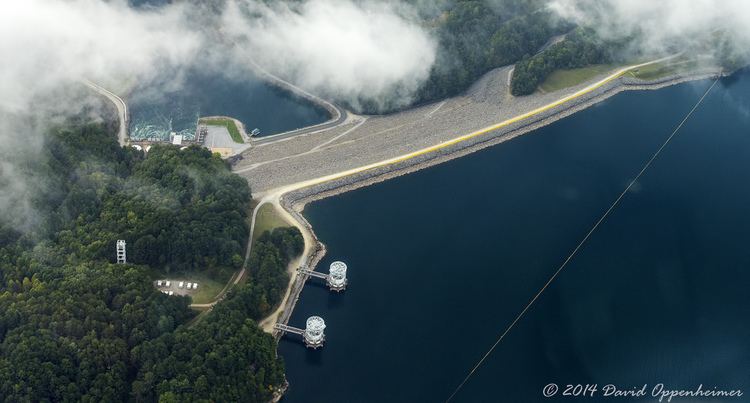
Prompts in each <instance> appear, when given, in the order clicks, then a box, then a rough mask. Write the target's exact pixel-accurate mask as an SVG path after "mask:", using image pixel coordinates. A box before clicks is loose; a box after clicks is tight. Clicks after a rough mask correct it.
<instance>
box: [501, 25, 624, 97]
mask: <svg viewBox="0 0 750 403" xmlns="http://www.w3.org/2000/svg"><path fill="white" fill-rule="evenodd" d="M619 46H620V44H617V43H613V42H604V41H602V40H600V39H598V38H597V37H596V35H595V34H594V33H593V32H591V31H588V30H583V29H581V28H578V29H576V30H575V32H573V33H571V34H570V35H568V36H567V37H566V38H565V40H563V41H561V42H559V43H556V44H554V45H552V46H550V47H549V48H548V49H545V50H544V51H543V52H540V53H538V54H536V55H534V56H532V57H527V58H524V59H523V60H521V61H520V62H518V63H517V64H516V66H515V69H514V70H513V77H512V80H511V84H510V91H511V93H512V94H513V95H515V96H519V95H528V94H531V93H533V92H534V91H536V89H537V87H539V85H540V84H541V83H543V82H544V80H545V79H546V78H547V77H548V76H549V75H550V74H551V73H552V72H553V71H555V70H558V69H574V68H577V67H584V66H588V65H591V64H603V63H612V62H614V61H616V60H617V59H616V56H615V54H616V49H618V48H619Z"/></svg>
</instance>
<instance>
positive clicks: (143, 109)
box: [127, 70, 329, 140]
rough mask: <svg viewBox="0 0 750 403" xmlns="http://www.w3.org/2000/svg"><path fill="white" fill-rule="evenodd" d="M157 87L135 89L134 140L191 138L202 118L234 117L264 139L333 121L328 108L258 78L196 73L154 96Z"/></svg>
mask: <svg viewBox="0 0 750 403" xmlns="http://www.w3.org/2000/svg"><path fill="white" fill-rule="evenodd" d="M151 86H152V83H144V84H143V85H142V86H141V87H138V88H136V89H135V90H134V91H133V92H132V93H131V94H130V96H128V99H127V102H128V106H129V108H130V118H131V119H130V137H132V138H134V139H148V138H158V139H162V140H164V139H169V134H170V132H172V131H174V132H175V133H177V134H182V135H183V136H186V138H189V139H192V138H193V136H194V135H195V126H196V122H197V120H198V118H199V117H203V116H217V115H218V116H230V117H233V118H235V119H238V120H239V121H241V122H242V123H243V124H244V125H245V130H247V131H248V132H250V131H252V130H253V129H255V128H258V129H259V130H260V134H259V135H260V136H264V135H270V134H276V133H281V132H285V131H288V130H294V129H297V128H300V127H305V126H310V125H314V124H317V123H322V122H324V121H326V120H328V119H329V115H328V113H327V112H326V110H325V109H323V108H320V107H317V106H316V105H313V104H311V103H309V102H307V101H304V100H301V99H299V98H296V97H293V96H291V95H289V93H288V92H285V91H282V90H279V89H277V88H275V87H273V86H271V85H269V84H266V83H265V82H263V81H261V80H259V79H258V78H256V77H254V76H252V75H250V74H244V75H242V76H240V77H230V76H227V75H224V74H221V73H217V72H212V71H210V70H209V71H208V72H200V71H197V70H194V71H191V72H189V73H187V74H186V76H185V79H184V82H183V84H182V85H178V86H176V87H175V88H174V90H172V91H169V90H165V89H164V87H167V86H164V85H160V86H159V87H158V88H159V91H158V92H156V91H150V88H151Z"/></svg>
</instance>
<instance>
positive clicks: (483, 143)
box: [263, 70, 725, 340]
mask: <svg viewBox="0 0 750 403" xmlns="http://www.w3.org/2000/svg"><path fill="white" fill-rule="evenodd" d="M724 75H725V74H723V73H722V72H721V71H716V70H713V71H700V72H695V73H689V74H676V75H670V76H667V77H664V78H660V79H655V80H639V79H636V78H632V77H625V76H620V77H617V78H616V79H614V80H612V81H610V82H607V83H605V84H604V85H602V86H600V87H598V88H595V89H594V90H592V91H591V92H589V93H587V94H585V95H582V96H581V97H579V98H577V99H573V100H570V101H569V102H566V103H563V104H561V105H557V106H555V107H553V108H550V109H549V110H546V111H544V112H542V113H539V114H538V115H536V116H531V117H529V118H528V119H522V120H521V121H519V122H515V123H513V124H509V125H507V126H505V127H501V128H497V129H494V130H490V131H488V132H487V133H484V135H480V136H476V137H474V138H470V139H468V140H466V141H462V142H457V143H454V144H451V145H449V146H447V147H444V148H441V149H438V150H434V151H431V152H427V153H425V154H422V155H418V156H415V157H413V158H408V159H404V160H401V161H398V162H394V163H392V164H387V165H385V166H379V167H375V168H372V169H368V170H365V171H362V172H357V173H354V174H351V175H347V176H343V177H340V178H336V179H332V180H330V181H326V182H322V183H317V184H311V185H308V186H302V187H299V188H288V187H285V188H282V189H280V190H279V191H277V192H271V194H269V195H267V196H266V198H270V199H275V200H274V202H276V203H277V205H278V206H279V207H280V208H281V209H282V210H284V211H285V212H286V213H287V214H288V215H289V217H291V218H293V219H294V221H295V222H293V223H292V224H293V225H294V226H295V227H297V228H298V229H299V230H300V232H302V234H303V236H304V237H305V239H306V240H307V239H310V240H311V241H312V242H313V245H310V247H309V248H308V247H306V248H305V252H303V256H301V257H300V261H302V262H305V261H306V262H309V264H308V268H309V269H310V270H315V269H316V268H317V264H318V263H319V262H320V261H321V260H322V259H323V257H324V256H325V253H326V248H325V245H324V244H323V243H322V242H321V241H320V240H319V239H318V237H317V236H316V235H315V232H314V230H313V228H312V225H311V224H310V223H309V222H308V221H307V220H306V219H305V217H304V216H303V215H302V212H303V211H304V207H305V206H306V205H307V204H308V203H310V202H313V201H316V200H321V199H325V198H328V197H332V196H336V195H339V194H341V193H345V192H349V191H352V190H356V189H360V188H363V187H366V186H370V185H373V184H376V183H380V182H384V181H386V180H389V179H393V178H396V177H399V176H402V175H406V174H410V173H414V172H417V171H419V170H421V169H425V168H429V167H432V166H434V165H438V164H441V163H444V162H448V161H450V160H453V159H456V158H460V157H463V156H466V155H469V154H471V153H474V152H477V151H480V150H482V149H485V148H487V147H491V146H494V145H497V144H500V143H502V142H505V141H508V140H511V139H514V138H516V137H518V136H521V135H524V134H527V133H530V132H533V131H535V130H536V129H539V128H541V127H543V126H546V125H549V124H551V123H554V122H556V121H557V120H560V119H563V118H565V117H568V116H570V115H572V114H574V113H576V112H579V111H581V110H584V109H587V108H589V107H591V106H594V105H596V104H598V103H600V102H602V101H604V100H606V99H608V98H610V97H612V96H614V95H617V94H619V93H620V92H623V91H643V90H658V89H662V88H665V87H669V86H672V85H677V84H682V83H686V82H691V81H699V80H705V79H710V78H716V77H718V76H724ZM306 281H307V276H301V275H295V276H294V277H292V278H291V279H290V281H289V284H288V285H287V292H286V296H285V298H284V299H283V300H282V301H281V303H280V304H279V308H277V310H276V311H275V312H274V313H272V314H271V315H269V316H268V317H267V318H265V319H264V320H263V322H264V323H266V322H268V321H270V320H271V319H272V318H274V317H278V320H277V321H275V322H274V323H283V324H286V323H288V321H289V319H290V317H291V315H292V313H293V312H294V308H295V306H296V304H297V302H298V301H299V298H300V294H301V292H302V289H303V288H304V285H305V283H306ZM274 336H275V337H276V339H277V340H279V339H280V338H281V335H279V334H276V333H275V332H274Z"/></svg>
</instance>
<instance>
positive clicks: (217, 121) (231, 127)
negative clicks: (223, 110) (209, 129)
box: [201, 118, 245, 144]
mask: <svg viewBox="0 0 750 403" xmlns="http://www.w3.org/2000/svg"><path fill="white" fill-rule="evenodd" d="M201 123H205V124H207V125H209V126H224V127H226V128H227V130H228V131H229V135H230V136H232V140H234V142H235V143H240V144H243V143H244V142H245V141H244V140H242V135H241V134H240V130H239V129H238V128H237V125H236V124H235V123H234V120H232V119H226V118H210V119H207V118H203V119H201Z"/></svg>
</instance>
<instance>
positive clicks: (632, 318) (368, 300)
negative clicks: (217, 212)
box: [279, 73, 750, 403]
mask: <svg viewBox="0 0 750 403" xmlns="http://www.w3.org/2000/svg"><path fill="white" fill-rule="evenodd" d="M710 84H711V83H710V82H706V81H702V82H699V83H692V84H683V85H679V86H675V87H670V88H666V89H663V90H659V91H646V92H627V93H622V94H619V95H617V96H615V97H613V98H610V99H609V100H607V101H605V102H604V103H602V104H599V105H597V106H595V107H592V108H589V109H587V110H585V111H582V112H579V113H577V114H575V115H573V116H571V117H568V118H566V119H563V120H561V121H558V122H556V123H554V124H552V125H549V126H547V127H544V128H542V129H540V130H537V131H536V132H534V133H531V134H527V135H524V136H521V137H519V138H517V139H514V140H511V141H509V142H506V143H504V144H501V145H498V146H495V147H492V148H490V149H487V150H484V151H480V152H477V153H475V154H472V155H470V156H467V157H464V158H460V159H457V160H454V161H450V162H448V163H444V164H441V165H439V166H435V167H432V168H428V169H425V170H422V171H420V172H417V173H415V174H411V175H407V176H402V177H399V178H396V179H392V180H389V181H387V182H384V183H380V184H376V185H373V186H370V187H367V188H363V189H359V190H356V191H353V192H349V193H345V194H342V195H339V196H336V197H332V198H328V199H325V200H321V201H318V202H314V203H312V204H310V205H309V206H307V208H306V210H305V215H306V217H308V219H309V220H310V222H311V223H312V225H313V227H314V228H315V231H316V233H317V234H318V236H319V237H320V239H321V240H322V241H323V242H324V243H325V244H326V245H327V247H328V255H327V256H326V257H325V259H324V260H323V262H321V267H322V270H324V271H327V267H328V264H330V262H331V261H333V260H337V259H341V260H344V261H346V262H347V263H348V265H349V288H348V289H347V290H346V292H345V293H344V294H341V295H335V294H332V293H330V292H329V291H328V290H327V289H326V288H324V287H321V286H316V285H314V284H312V283H314V282H315V280H312V281H311V283H310V284H308V285H307V286H306V288H305V290H304V291H303V293H302V296H301V300H300V303H299V304H298V305H297V308H296V311H295V312H294V314H293V316H292V319H291V321H290V325H293V326H300V327H303V326H304V320H305V318H307V317H308V316H310V315H313V314H319V315H321V316H322V317H323V318H325V320H326V324H327V326H328V327H327V329H326V336H327V342H326V345H325V347H324V348H323V349H322V350H319V351H310V350H307V349H305V348H304V346H302V345H301V344H300V343H298V342H295V341H294V339H293V338H292V337H286V338H284V339H282V341H281V343H280V345H279V352H280V354H281V355H282V356H283V357H284V359H285V361H286V368H287V376H288V379H289V382H290V383H291V387H290V389H289V392H288V395H287V396H286V397H285V398H284V402H286V403H292V402H294V403H296V402H378V403H381V402H443V401H445V400H446V399H447V398H448V396H450V394H451V393H452V392H453V390H454V388H455V387H456V386H457V385H458V384H459V383H460V382H461V380H462V379H463V378H464V376H466V374H467V373H468V371H469V370H470V369H471V368H472V366H474V364H475V363H476V362H477V361H478V360H479V359H480V358H481V357H482V355H484V353H485V352H486V351H487V350H488V348H489V347H490V346H491V345H492V344H493V343H494V342H495V340H496V339H497V337H498V336H499V334H500V333H501V332H502V331H503V330H504V329H505V328H506V327H507V326H508V325H509V324H510V323H511V322H512V320H513V319H514V317H515V316H516V315H517V314H518V313H519V312H520V311H521V310H522V309H523V307H524V306H525V305H526V304H527V303H528V302H529V301H530V299H531V298H532V297H533V295H534V294H535V293H536V292H537V291H538V290H539V289H540V288H541V287H542V286H543V285H544V283H545V282H546V281H547V280H548V278H549V277H550V276H551V275H552V273H553V272H554V271H555V270H556V269H557V268H558V267H559V265H560V264H561V263H562V261H563V260H564V259H565V258H566V257H567V255H568V254H569V253H570V252H571V251H572V250H573V248H574V247H575V246H576V244H577V243H578V242H579V241H580V240H581V239H582V238H583V236H584V235H585V234H586V232H587V231H588V230H589V229H590V228H591V226H592V225H593V223H594V222H595V221H596V220H597V219H598V218H599V217H600V216H601V215H602V214H603V212H604V211H605V210H606V209H607V208H608V207H609V205H610V204H611V203H612V202H613V201H614V199H615V198H616V197H617V196H618V195H619V193H620V192H621V191H622V190H623V189H624V188H625V186H626V185H627V183H628V181H629V180H630V179H631V178H633V177H634V176H635V175H636V174H637V173H638V171H639V170H640V168H641V167H642V165H643V164H644V163H645V162H646V161H647V160H648V159H649V158H650V156H651V155H652V153H653V152H654V151H656V149H657V148H658V147H659V146H660V145H661V143H662V142H663V141H664V139H665V138H666V137H667V136H668V135H669V134H670V133H671V131H672V130H673V128H674V127H675V126H676V125H677V124H678V123H679V122H680V120H681V119H682V118H683V117H684V116H685V115H686V114H687V112H688V111H689V110H690V109H691V108H692V106H693V105H694V103H695V102H696V101H697V100H698V98H699V97H700V96H701V94H702V92H703V91H704V90H705V89H706V88H707V87H708V86H709V85H710ZM749 105H750V74H748V73H745V74H742V75H739V76H735V77H733V78H731V79H727V80H724V81H722V82H720V83H719V84H717V86H716V87H715V88H714V89H713V91H712V93H711V94H710V95H709V96H708V97H707V98H706V100H705V102H704V104H703V105H702V106H701V107H700V109H698V110H697V111H696V112H695V114H694V115H693V117H692V118H691V119H690V120H689V121H688V122H687V123H686V124H685V126H684V127H683V129H682V131H681V132H680V134H679V135H678V136H677V137H675V138H674V140H673V141H672V142H671V143H670V144H669V145H668V147H667V148H666V149H665V150H664V152H663V153H662V155H661V156H660V157H659V158H658V159H657V160H656V161H655V162H654V163H653V165H652V166H651V168H650V169H649V170H648V171H647V172H646V173H645V174H644V176H643V177H642V178H641V180H640V181H639V183H638V184H637V185H636V186H635V187H634V188H633V189H632V191H631V192H629V193H628V194H627V195H626V197H625V198H624V199H623V200H622V202H621V204H620V205H619V207H618V208H617V209H616V210H614V212H613V213H612V214H611V215H610V216H609V218H608V219H607V220H606V221H605V222H604V223H603V224H602V225H601V226H600V227H599V229H598V230H597V231H596V232H595V233H594V234H593V235H592V237H591V238H590V240H589V242H588V243H587V244H586V245H585V246H584V247H583V248H582V249H581V250H580V252H579V253H578V254H577V255H576V256H575V258H574V259H573V260H572V261H571V262H570V264H569V265H568V266H567V268H566V269H565V270H564V271H563V272H562V273H561V274H560V276H559V277H558V278H557V279H556V280H555V282H553V283H552V285H551V286H550V287H549V288H548V289H547V290H546V292H545V293H544V294H543V295H542V296H541V297H540V298H539V300H538V301H537V302H536V304H535V305H534V306H533V307H532V308H531V309H529V311H528V312H527V314H526V316H525V317H524V318H523V319H522V320H521V321H520V322H519V323H518V324H517V325H516V326H515V327H514V328H513V330H512V331H511V332H510V333H509V334H508V336H507V337H506V338H505V339H504V341H503V342H502V343H500V344H499V345H498V346H497V348H496V349H495V351H494V352H493V353H492V355H490V357H489V358H488V359H487V360H486V361H485V363H484V365H483V366H481V367H480V368H479V369H478V370H477V372H476V373H475V374H474V376H473V377H472V378H471V379H470V380H469V382H467V384H466V385H465V387H464V388H463V389H462V390H461V391H460V392H459V393H458V394H457V395H456V397H455V399H454V401H455V402H537V401H538V402H544V401H550V400H552V401H613V398H609V399H604V398H602V397H601V396H600V394H599V395H597V397H595V398H585V399H584V398H578V399H576V398H573V397H568V398H559V393H558V395H557V396H556V398H554V399H546V398H544V397H543V396H542V389H543V388H544V386H545V385H547V384H549V383H552V382H554V383H557V384H559V385H562V386H564V385H565V384H598V387H599V390H600V392H599V393H601V388H602V387H603V386H604V385H605V384H614V385H616V386H618V387H619V388H621V389H632V388H640V387H642V386H643V384H647V392H648V393H649V394H650V393H651V389H652V388H653V387H654V386H655V385H656V384H658V383H663V384H664V385H665V388H667V389H695V388H697V387H698V385H699V384H703V385H704V389H712V388H713V387H717V389H726V390H734V389H742V390H743V393H744V394H745V396H744V397H743V398H740V399H733V400H731V399H730V400H721V401H747V399H750V397H748V396H750V321H749V320H748V318H750V292H749V291H748V289H749V288H750V214H748V213H749V212H750V115H749V113H748V106H749ZM743 399H744V400H743ZM614 400H615V401H632V400H635V401H655V400H654V399H653V398H650V397H648V398H646V399H640V400H639V399H628V398H619V399H614ZM672 401H673V402H674V401H710V400H708V399H706V398H703V399H698V400H685V398H683V399H681V400H672Z"/></svg>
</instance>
